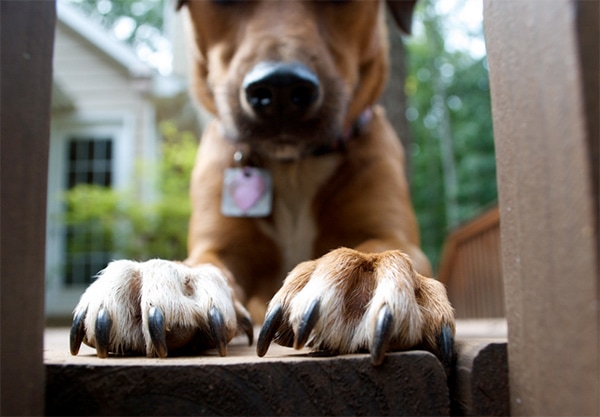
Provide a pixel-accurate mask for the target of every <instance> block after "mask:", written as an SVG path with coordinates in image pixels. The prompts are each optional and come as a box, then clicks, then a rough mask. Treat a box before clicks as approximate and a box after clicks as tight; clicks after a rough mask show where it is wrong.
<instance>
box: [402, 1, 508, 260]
mask: <svg viewBox="0 0 600 417" xmlns="http://www.w3.org/2000/svg"><path fill="white" fill-rule="evenodd" d="M435 5H436V4H435V3H434V2H432V1H430V0H424V1H422V2H420V3H419V7H418V9H417V16H416V19H415V20H416V21H417V22H421V24H422V30H420V31H418V32H417V31H416V32H417V33H415V35H414V36H412V37H411V38H410V39H409V40H408V43H407V49H408V61H409V70H408V73H409V75H408V77H407V79H406V84H405V91H406V93H407V97H408V103H409V105H408V106H409V107H408V109H407V112H406V116H407V118H408V120H409V122H410V125H411V133H412V138H413V143H412V145H411V149H410V154H411V158H412V160H411V193H412V196H413V203H414V205H415V210H416V212H417V217H418V220H419V224H420V227H421V235H422V245H423V248H424V250H425V252H426V253H427V255H428V256H429V258H430V259H431V261H432V263H433V264H434V266H437V264H438V262H439V259H440V253H441V249H442V245H443V242H444V239H445V238H446V236H447V235H448V232H449V231H450V230H451V229H453V228H455V227H456V226H458V225H459V224H460V223H463V222H465V221H467V220H469V219H471V218H472V217H474V216H475V215H477V214H479V213H480V212H481V211H483V210H484V209H485V208H487V207H488V206H489V205H490V204H492V203H494V202H495V201H496V198H497V197H496V196H497V190H496V170H495V156H494V142H493V134H492V119H491V111H490V98H489V82H488V71H487V61H486V58H485V57H474V56H472V55H471V54H470V53H469V52H468V51H464V50H449V48H448V45H447V44H446V43H447V42H446V39H445V36H446V35H447V34H446V33H445V31H444V27H443V26H444V23H445V19H447V16H446V15H443V14H440V12H439V11H438V10H437V9H436V7H435ZM476 36H481V37H482V36H483V35H482V33H481V32H480V33H478V34H476Z"/></svg>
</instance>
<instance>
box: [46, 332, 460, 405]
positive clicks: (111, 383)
mask: <svg viewBox="0 0 600 417" xmlns="http://www.w3.org/2000/svg"><path fill="white" fill-rule="evenodd" d="M57 335H58V336H60V337H61V340H60V343H62V344H64V346H63V348H61V349H60V350H59V351H57V350H53V351H47V352H46V369H47V390H46V414H47V415H274V414H276V415H449V412H450V398H449V394H448V387H447V383H446V374H445V372H444V370H443V368H442V366H441V364H440V363H439V361H438V360H437V359H436V358H435V357H434V356H433V355H432V354H430V353H428V352H423V351H414V352H406V353H393V354H389V355H388V356H387V357H386V359H385V362H384V363H383V365H382V366H380V367H373V366H372V365H371V362H370V357H369V355H368V354H357V355H343V356H337V357H335V356H334V357H325V356H321V357H319V356H318V355H317V356H315V355H312V354H309V353H308V351H307V350H304V351H301V352H297V351H294V350H293V349H290V348H284V347H280V346H277V345H273V346H271V348H270V350H269V352H268V353H267V356H266V357H265V358H258V357H257V356H256V353H255V349H256V348H255V346H252V347H248V346H247V345H246V344H245V341H244V340H242V339H238V340H234V341H233V342H232V344H230V345H229V347H228V355H227V356H226V357H223V358H220V357H218V356H217V355H216V352H215V351H208V352H207V353H206V355H204V356H198V357H183V358H167V359H150V358H109V359H98V358H97V357H96V356H95V355H93V351H92V350H91V349H88V348H84V349H82V351H81V353H80V355H79V356H76V357H71V356H69V355H68V353H67V352H68V349H67V346H66V343H67V338H68V336H67V334H66V332H62V333H61V332H58V334H57ZM48 344H49V345H51V344H52V343H51V342H50V343H48Z"/></svg>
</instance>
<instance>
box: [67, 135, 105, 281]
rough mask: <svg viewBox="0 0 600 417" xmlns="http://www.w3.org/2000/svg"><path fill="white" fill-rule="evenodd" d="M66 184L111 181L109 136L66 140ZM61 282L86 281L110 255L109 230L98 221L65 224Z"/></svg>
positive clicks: (103, 264)
mask: <svg viewBox="0 0 600 417" xmlns="http://www.w3.org/2000/svg"><path fill="white" fill-rule="evenodd" d="M66 174H67V181H66V184H67V187H68V188H69V189H71V188H73V187H75V186H77V185H81V184H93V185H100V186H106V187H110V186H112V185H113V140H112V138H110V137H104V138H93V137H72V138H69V139H68V142H67V169H66ZM65 242H66V249H67V250H66V253H65V258H66V259H65V263H64V265H65V269H64V272H65V282H64V283H65V285H67V286H73V285H79V286H80V285H88V284H90V283H91V282H92V280H93V277H94V275H96V274H97V273H98V271H100V270H102V269H103V268H105V267H106V265H107V264H108V262H109V261H110V260H111V258H112V253H111V246H112V233H107V232H106V231H105V230H102V228H100V227H99V225H98V224H94V223H93V222H90V223H88V224H85V225H78V226H67V227H66V228H65Z"/></svg>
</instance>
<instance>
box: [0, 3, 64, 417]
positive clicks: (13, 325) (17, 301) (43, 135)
mask: <svg viewBox="0 0 600 417" xmlns="http://www.w3.org/2000/svg"><path fill="white" fill-rule="evenodd" d="M0 13H1V35H0V37H1V39H2V48H1V49H2V60H1V62H2V71H1V72H2V77H1V89H2V94H1V95H0V96H1V100H0V109H1V117H2V119H1V128H0V135H1V163H2V168H1V172H2V233H1V235H2V238H1V245H2V266H1V277H2V282H1V291H2V294H1V303H0V304H1V306H0V310H1V321H2V342H1V346H2V347H1V351H2V362H1V367H2V371H1V372H2V389H1V392H2V398H1V402H0V408H1V409H0V414H1V415H43V413H44V365H43V362H42V341H43V331H44V267H45V266H44V258H45V256H44V255H45V239H46V177H47V172H48V146H49V132H50V91H51V82H52V51H53V42H54V25H55V20H56V17H55V5H54V2H53V1H2V2H1V3H0Z"/></svg>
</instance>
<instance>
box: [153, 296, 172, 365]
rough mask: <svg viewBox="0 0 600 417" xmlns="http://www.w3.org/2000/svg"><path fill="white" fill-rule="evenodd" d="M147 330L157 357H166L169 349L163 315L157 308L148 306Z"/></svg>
mask: <svg viewBox="0 0 600 417" xmlns="http://www.w3.org/2000/svg"><path fill="white" fill-rule="evenodd" d="M148 330H149V332H150V340H152V345H153V346H154V349H156V353H157V355H158V357H160V358H166V357H167V355H168V353H169V350H168V348H167V333H166V329H165V316H164V315H163V312H162V311H161V310H160V309H159V308H156V307H150V310H148Z"/></svg>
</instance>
